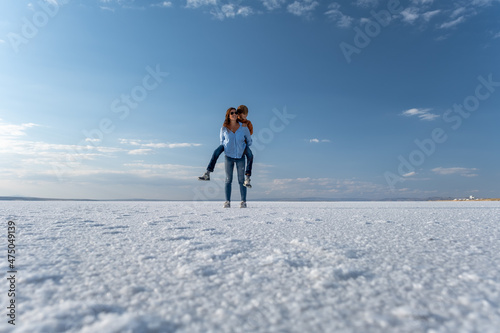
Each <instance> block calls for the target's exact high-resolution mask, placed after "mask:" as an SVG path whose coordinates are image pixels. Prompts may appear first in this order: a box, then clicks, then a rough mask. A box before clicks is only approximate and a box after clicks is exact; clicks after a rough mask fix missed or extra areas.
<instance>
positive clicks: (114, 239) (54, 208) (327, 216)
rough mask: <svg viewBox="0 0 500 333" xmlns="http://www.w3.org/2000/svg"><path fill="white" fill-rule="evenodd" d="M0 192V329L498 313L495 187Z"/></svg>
mask: <svg viewBox="0 0 500 333" xmlns="http://www.w3.org/2000/svg"><path fill="white" fill-rule="evenodd" d="M1 205H2V215H3V216H2V218H3V219H4V221H5V222H6V221H8V220H14V221H15V222H16V223H17V244H18V253H17V256H18V258H17V265H18V270H19V272H18V285H17V288H18V294H17V295H18V297H17V303H18V313H17V320H16V326H15V329H13V327H12V326H11V325H8V324H7V318H6V316H5V314H6V313H7V310H6V306H7V302H8V298H7V295H6V291H7V287H8V286H7V282H5V283H3V284H4V287H3V289H4V291H3V292H1V295H3V296H2V297H1V299H0V301H1V304H2V308H3V309H4V313H5V314H4V315H3V318H4V319H3V320H2V321H1V322H0V331H2V332H10V331H14V332H30V333H31V332H367V331H369V332H498V327H500V309H499V306H500V272H499V267H500V203H495V202H360V203H349V202H340V203H294V202H249V208H248V209H239V208H232V209H222V208H221V205H222V204H221V203H220V202H199V203H193V202H2V203H1ZM4 225H6V224H4ZM6 234H7V228H6V227H5V232H3V233H2V239H3V241H2V242H3V243H4V244H6V243H7V241H6ZM4 251H5V252H6V246H5V247H4ZM0 270H1V272H2V274H5V272H6V271H7V270H8V269H7V260H6V259H4V260H2V261H1V262H0ZM4 281H5V280H4ZM0 288H1V287H0ZM0 291H1V289H0Z"/></svg>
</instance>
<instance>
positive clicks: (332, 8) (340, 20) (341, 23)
mask: <svg viewBox="0 0 500 333" xmlns="http://www.w3.org/2000/svg"><path fill="white" fill-rule="evenodd" d="M325 15H326V16H327V17H328V18H329V19H330V20H332V21H335V22H337V26H338V27H340V28H349V27H350V26H351V24H352V21H353V18H352V17H350V16H348V15H345V14H344V13H342V12H341V11H340V4H338V3H336V2H334V3H331V4H330V5H328V10H327V11H326V12H325Z"/></svg>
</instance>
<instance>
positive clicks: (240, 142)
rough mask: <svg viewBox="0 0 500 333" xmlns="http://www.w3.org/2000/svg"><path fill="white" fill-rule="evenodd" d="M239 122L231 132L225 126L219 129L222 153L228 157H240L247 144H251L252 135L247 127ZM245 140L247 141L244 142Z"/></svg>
mask: <svg viewBox="0 0 500 333" xmlns="http://www.w3.org/2000/svg"><path fill="white" fill-rule="evenodd" d="M239 124H240V128H238V129H237V130H236V132H234V133H233V132H232V131H231V130H230V129H228V128H227V127H225V126H222V128H221V129H220V144H221V145H224V153H226V155H227V156H228V157H232V158H241V156H243V152H244V151H245V148H246V147H247V146H249V147H250V146H251V145H252V136H251V135H250V130H249V129H248V127H244V126H242V125H241V123H239ZM245 140H246V141H247V142H246V144H245Z"/></svg>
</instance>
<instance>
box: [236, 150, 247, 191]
mask: <svg viewBox="0 0 500 333" xmlns="http://www.w3.org/2000/svg"><path fill="white" fill-rule="evenodd" d="M236 171H237V172H238V184H239V185H240V195H241V201H247V188H246V187H245V186H244V185H243V182H244V180H245V158H244V157H242V158H240V159H237V160H236Z"/></svg>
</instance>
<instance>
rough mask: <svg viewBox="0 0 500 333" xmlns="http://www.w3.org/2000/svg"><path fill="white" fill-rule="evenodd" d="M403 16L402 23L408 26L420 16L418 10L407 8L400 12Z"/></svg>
mask: <svg viewBox="0 0 500 333" xmlns="http://www.w3.org/2000/svg"><path fill="white" fill-rule="evenodd" d="M401 15H402V16H403V21H404V22H406V23H409V24H413V23H414V22H415V21H416V20H417V19H418V18H419V16H420V14H419V10H418V8H415V7H409V8H406V9H405V10H403V11H402V12H401Z"/></svg>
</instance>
